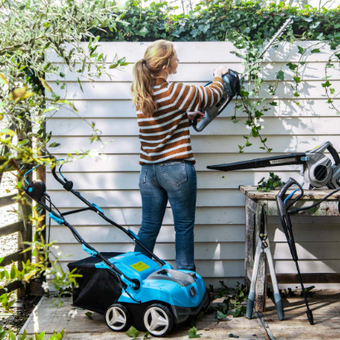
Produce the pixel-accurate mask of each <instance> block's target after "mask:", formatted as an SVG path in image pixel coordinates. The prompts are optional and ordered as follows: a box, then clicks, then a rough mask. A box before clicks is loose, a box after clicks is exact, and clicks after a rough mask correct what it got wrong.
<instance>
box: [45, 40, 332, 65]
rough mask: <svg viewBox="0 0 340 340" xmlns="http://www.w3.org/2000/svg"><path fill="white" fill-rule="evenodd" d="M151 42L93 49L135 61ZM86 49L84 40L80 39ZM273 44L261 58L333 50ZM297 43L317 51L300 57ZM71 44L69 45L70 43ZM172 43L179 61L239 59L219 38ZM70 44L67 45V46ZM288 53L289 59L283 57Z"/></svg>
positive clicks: (322, 57)
mask: <svg viewBox="0 0 340 340" xmlns="http://www.w3.org/2000/svg"><path fill="white" fill-rule="evenodd" d="M149 44H151V43H150V42H125V41H124V42H101V43H100V44H99V47H98V48H97V50H96V52H98V54H100V53H104V54H105V55H106V56H107V60H108V61H110V60H113V58H114V57H115V54H116V53H118V55H119V56H125V57H126V60H127V62H135V61H137V60H139V59H141V58H143V55H144V52H145V50H146V47H147V46H148V45H149ZM83 46H84V48H85V50H86V46H87V43H83ZM277 46H278V47H277V48H275V49H274V48H271V49H269V50H268V52H266V53H265V55H264V61H268V62H277V61H281V62H285V63H287V62H288V61H291V62H298V61H308V62H327V61H328V58H329V56H330V55H331V54H332V53H333V52H334V51H332V50H331V49H330V46H329V44H328V43H325V42H322V41H321V42H320V41H297V42H295V43H293V44H290V43H287V42H280V43H278V44H277ZM298 46H301V47H303V48H308V47H310V46H313V48H319V49H320V53H313V54H311V53H307V54H306V57H305V58H302V60H301V53H299V50H298ZM72 47H73V46H72ZM174 47H175V49H176V51H177V54H178V56H179V59H180V61H181V62H185V63H187V62H195V63H203V62H204V63H225V62H226V60H228V63H240V62H242V59H240V58H238V57H237V56H236V55H235V54H233V53H230V52H231V51H233V50H234V49H235V47H234V45H233V44H232V43H231V42H223V41H217V42H216V41H215V42H214V41H205V42H202V41H200V42H196V41H186V42H177V41H176V42H174ZM68 48H71V47H68ZM287 56H289V59H287ZM47 58H48V59H49V60H50V61H51V62H53V63H56V62H60V61H61V59H60V58H58V56H57V54H56V53H55V52H54V51H51V52H50V53H49V54H48V55H47Z"/></svg>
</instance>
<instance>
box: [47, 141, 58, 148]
mask: <svg viewBox="0 0 340 340" xmlns="http://www.w3.org/2000/svg"><path fill="white" fill-rule="evenodd" d="M57 146H60V143H57V142H53V143H51V144H50V145H49V146H48V147H49V148H56V147H57Z"/></svg>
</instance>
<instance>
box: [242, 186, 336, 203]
mask: <svg viewBox="0 0 340 340" xmlns="http://www.w3.org/2000/svg"><path fill="white" fill-rule="evenodd" d="M239 188H240V191H241V192H242V193H243V194H245V195H246V196H248V197H250V198H252V199H258V200H275V199H276V196H277V194H278V192H279V190H271V191H268V192H263V191H257V190H256V187H255V186H247V185H240V187H239ZM292 191H293V189H290V190H287V195H288V194H289V193H291V192H292ZM332 191H333V190H331V189H324V188H318V189H315V190H304V195H303V196H302V197H301V200H320V199H322V198H324V197H325V196H326V195H328V194H330V193H331V192H332ZM297 196H298V193H295V194H294V195H293V196H292V199H294V198H296V197H297ZM339 198H340V193H339V192H337V193H335V194H334V195H332V196H330V198H329V200H338V199H339ZM272 203H273V202H268V204H272ZM274 203H275V202H274ZM304 204H305V203H304Z"/></svg>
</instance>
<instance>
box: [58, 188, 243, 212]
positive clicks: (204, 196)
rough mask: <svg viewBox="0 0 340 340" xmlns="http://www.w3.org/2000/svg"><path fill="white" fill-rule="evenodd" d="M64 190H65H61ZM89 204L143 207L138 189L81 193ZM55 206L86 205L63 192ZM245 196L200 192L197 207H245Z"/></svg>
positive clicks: (223, 192) (108, 206) (231, 192)
mask: <svg viewBox="0 0 340 340" xmlns="http://www.w3.org/2000/svg"><path fill="white" fill-rule="evenodd" d="M61 190H63V189H61ZM77 191H79V192H80V194H81V195H82V196H84V197H85V198H86V199H87V200H88V201H89V202H94V203H96V204H97V205H99V206H100V207H102V208H104V207H105V208H118V207H120V208H123V207H124V208H132V207H141V205H142V202H141V195H140V192H139V190H138V189H135V190H117V191H111V190H108V191H100V192H97V191H80V190H79V189H77ZM52 199H53V203H54V205H56V206H57V207H58V208H65V209H67V208H69V207H72V208H82V207H84V203H82V201H80V200H79V199H78V198H77V197H76V196H74V195H70V194H66V192H65V191H64V190H63V191H54V192H53V194H52ZM244 202H245V196H244V195H243V194H242V193H241V192H240V191H239V190H237V189H230V191H229V190H228V191H227V192H226V191H224V190H210V189H207V190H199V191H198V195H197V203H196V206H197V207H215V206H241V205H242V206H243V205H244Z"/></svg>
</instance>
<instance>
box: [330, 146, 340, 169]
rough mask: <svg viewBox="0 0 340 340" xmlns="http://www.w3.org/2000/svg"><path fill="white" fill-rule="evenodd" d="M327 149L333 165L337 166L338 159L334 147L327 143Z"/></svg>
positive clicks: (339, 162)
mask: <svg viewBox="0 0 340 340" xmlns="http://www.w3.org/2000/svg"><path fill="white" fill-rule="evenodd" d="M327 149H328V151H329V153H330V154H331V155H332V157H333V160H334V163H335V165H339V164H340V157H339V154H338V152H337V151H336V150H335V149H334V146H333V145H332V144H331V143H329V145H328V147H327Z"/></svg>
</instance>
